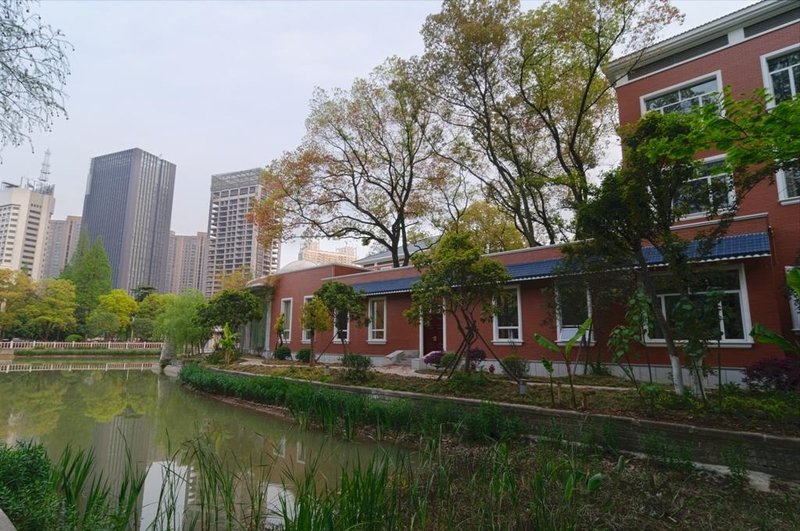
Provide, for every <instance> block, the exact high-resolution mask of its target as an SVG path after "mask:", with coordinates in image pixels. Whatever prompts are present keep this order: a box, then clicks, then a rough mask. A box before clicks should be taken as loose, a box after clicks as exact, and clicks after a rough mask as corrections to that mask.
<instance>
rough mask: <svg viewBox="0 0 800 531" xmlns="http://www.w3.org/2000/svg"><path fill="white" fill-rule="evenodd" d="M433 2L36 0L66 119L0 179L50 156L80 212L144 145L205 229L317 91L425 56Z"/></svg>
mask: <svg viewBox="0 0 800 531" xmlns="http://www.w3.org/2000/svg"><path fill="white" fill-rule="evenodd" d="M752 3H754V1H753V0H673V4H675V5H676V6H677V7H678V8H679V9H680V10H681V11H682V12H683V13H684V14H685V15H686V19H685V22H684V24H683V26H677V25H674V26H672V27H669V28H666V29H665V31H664V33H663V35H662V36H663V37H664V38H667V37H669V36H672V35H674V34H677V33H680V32H682V31H686V30H687V29H690V28H692V27H694V26H697V25H700V24H703V23H705V22H708V21H710V20H713V19H715V18H718V17H720V16H723V15H725V14H727V13H730V12H731V11H734V10H736V9H740V8H742V7H745V6H747V5H750V4H752ZM537 4H538V2H525V6H526V7H535V6H536V5H537ZM440 5H441V4H440V2H438V1H428V0H416V1H406V0H395V1H389V0H383V1H377V0H376V1H366V0H365V1H333V0H330V1H305V2H301V1H297V2H294V1H262V2H257V1H251V2H235V1H228V2H211V1H173V2H156V1H134V2H126V1H117V2H101V1H83V2H69V1H52V0H51V1H45V2H42V3H41V4H40V5H39V6H38V7H35V8H34V9H36V10H38V12H39V13H40V14H41V16H42V18H43V19H44V21H45V22H47V23H49V24H50V25H52V26H53V27H55V28H59V29H60V30H62V32H63V33H64V34H65V35H66V38H67V40H68V41H69V42H70V43H71V44H72V45H73V46H74V48H75V49H74V51H73V52H71V53H70V70H71V75H70V76H69V78H68V80H67V86H66V88H65V92H66V93H67V95H68V97H67V99H66V102H65V103H66V109H67V113H68V117H67V118H59V119H57V120H56V121H55V123H54V124H53V126H52V130H51V131H49V132H42V133H35V134H33V135H32V137H31V138H32V146H31V145H28V144H23V145H22V146H19V147H11V146H6V147H4V148H3V149H2V152H0V157H1V158H2V161H0V180H2V181H9V182H19V180H20V178H21V177H28V178H36V177H38V176H39V172H40V169H41V165H42V160H43V157H44V152H45V150H46V149H50V151H51V159H50V182H51V183H53V184H54V185H55V197H56V208H55V214H54V216H53V217H54V219H63V218H64V217H65V216H67V215H76V216H80V215H81V212H82V210H83V196H84V193H85V189H86V177H87V174H88V170H89V161H90V159H91V158H92V157H95V156H98V155H104V154H107V153H113V152H115V151H121V150H124V149H129V148H133V147H139V148H142V149H144V150H145V151H149V152H150V153H153V154H156V155H160V156H161V157H163V158H164V159H166V160H168V161H170V162H173V163H175V164H176V165H177V171H176V180H175V197H174V202H173V208H172V226H171V227H172V230H174V231H175V232H176V233H178V234H194V233H196V232H198V231H205V230H206V228H207V223H208V201H209V187H210V183H211V175H213V174H216V173H225V172H231V171H237V170H244V169H248V168H254V167H261V166H265V165H266V164H268V163H269V162H270V161H271V160H272V159H274V158H276V157H278V156H280V154H281V153H283V152H285V151H290V150H292V149H294V148H295V147H296V146H297V145H298V144H299V142H300V140H301V139H302V137H303V134H304V132H305V127H304V122H305V118H306V116H307V114H308V102H309V99H310V98H311V95H312V92H313V90H314V88H315V87H322V88H325V89H330V88H334V87H343V88H346V87H349V86H350V85H351V84H352V82H353V80H354V79H355V78H357V77H364V76H366V75H368V74H369V72H370V71H371V70H372V69H373V68H374V67H375V66H377V65H379V64H381V63H382V62H383V61H384V60H385V59H386V58H387V57H390V56H392V55H398V56H401V57H410V56H412V55H418V54H420V53H421V52H422V50H423V43H422V37H421V36H420V34H419V30H420V28H421V26H422V24H423V22H424V20H425V17H426V16H427V15H429V14H432V13H435V12H438V11H439V8H440ZM323 247H326V248H329V249H333V248H334V247H337V245H336V244H334V243H330V242H328V243H323ZM298 248H299V243H298V242H294V243H291V244H285V245H284V248H283V251H282V260H281V262H282V264H286V263H288V262H290V261H292V260H294V259H296V257H297V256H296V255H297V250H298ZM363 255H364V250H363V249H361V251H360V254H359V257H361V256H363Z"/></svg>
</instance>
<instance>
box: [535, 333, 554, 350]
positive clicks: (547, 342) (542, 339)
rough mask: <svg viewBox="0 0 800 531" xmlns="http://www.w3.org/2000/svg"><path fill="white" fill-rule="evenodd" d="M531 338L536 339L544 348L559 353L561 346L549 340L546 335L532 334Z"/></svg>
mask: <svg viewBox="0 0 800 531" xmlns="http://www.w3.org/2000/svg"><path fill="white" fill-rule="evenodd" d="M533 338H534V339H535V340H536V342H537V343H539V345H541V346H543V347H544V348H546V349H549V350H552V351H553V352H556V353H558V354H561V348H560V347H559V346H558V345H556V344H555V343H553V342H552V341H550V340H549V339H547V338H546V337H544V336H543V335H542V334H533Z"/></svg>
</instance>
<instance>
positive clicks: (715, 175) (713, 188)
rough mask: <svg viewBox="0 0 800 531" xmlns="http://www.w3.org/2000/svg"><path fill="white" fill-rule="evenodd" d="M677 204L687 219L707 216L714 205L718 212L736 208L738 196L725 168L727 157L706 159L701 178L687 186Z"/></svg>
mask: <svg viewBox="0 0 800 531" xmlns="http://www.w3.org/2000/svg"><path fill="white" fill-rule="evenodd" d="M676 203H677V205H678V206H680V208H681V210H682V211H683V212H682V213H683V215H684V216H685V217H690V216H701V215H705V214H706V213H708V211H709V209H710V208H711V207H712V205H713V206H714V207H715V208H716V210H717V211H725V210H730V209H732V208H735V203H736V195H735V192H734V189H733V181H732V179H731V175H730V174H729V173H728V172H727V170H726V167H725V156H724V155H721V156H718V157H712V158H709V159H706V160H705V161H704V162H703V165H702V167H701V168H700V171H699V177H697V178H696V179H691V180H690V181H688V182H687V183H686V184H685V188H684V190H683V191H682V193H681V197H679V198H678V199H677V201H676Z"/></svg>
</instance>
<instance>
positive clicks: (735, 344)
mask: <svg viewBox="0 0 800 531" xmlns="http://www.w3.org/2000/svg"><path fill="white" fill-rule="evenodd" d="M754 344H755V343H753V342H752V341H731V342H729V343H726V342H724V341H723V342H722V343H719V348H753V345H754ZM678 345H681V343H680V342H679V343H678ZM645 346H648V347H662V348H666V347H667V344H666V343H664V342H663V341H646V342H645ZM708 348H709V349H714V348H717V343H716V342H714V343H709V344H708Z"/></svg>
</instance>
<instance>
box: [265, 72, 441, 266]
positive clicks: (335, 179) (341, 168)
mask: <svg viewBox="0 0 800 531" xmlns="http://www.w3.org/2000/svg"><path fill="white" fill-rule="evenodd" d="M426 107H427V105H426V102H425V98H424V96H423V93H422V92H421V90H420V88H419V84H418V83H417V82H416V80H415V79H413V77H412V76H411V74H410V67H409V65H408V63H407V62H406V61H404V60H402V59H399V58H392V59H389V60H387V61H386V62H385V63H384V64H383V65H382V66H380V67H378V68H376V69H375V70H374V71H373V72H372V74H371V75H370V77H369V78H368V79H357V80H356V81H355V82H354V83H353V86H352V87H351V88H350V90H335V91H333V92H331V93H328V92H326V91H324V90H321V89H318V90H317V91H316V92H315V94H314V98H313V100H312V101H311V114H310V115H309V117H308V119H307V120H306V128H307V134H306V137H305V139H304V140H303V143H302V145H301V146H300V147H299V148H298V149H297V150H295V151H293V152H291V153H287V154H285V155H284V156H283V157H281V158H280V159H278V160H276V161H273V162H272V163H271V164H270V165H269V166H268V168H267V170H266V171H265V173H264V184H265V188H266V190H267V198H266V200H264V201H263V202H261V203H260V204H259V205H257V206H256V208H255V213H254V219H255V221H256V224H257V225H258V227H259V231H260V237H261V239H262V241H264V242H265V243H270V242H271V241H272V240H273V239H275V238H279V239H280V238H285V237H290V236H291V235H292V234H294V233H295V232H296V231H297V230H301V229H304V230H305V234H306V235H308V236H324V237H327V238H359V239H361V241H362V243H363V244H364V245H369V244H370V243H375V244H376V245H378V246H379V247H381V248H383V249H385V250H387V251H389V252H390V253H391V255H392V262H393V264H394V265H395V266H396V267H397V266H401V265H408V262H409V259H410V257H411V254H412V251H411V249H410V248H409V245H410V244H411V243H413V242H414V241H416V240H418V239H419V237H420V236H421V234H420V233H421V229H422V227H423V224H424V223H425V221H426V220H427V219H428V218H429V217H430V214H431V212H432V210H433V208H434V205H433V204H432V201H431V196H432V194H431V192H430V190H431V187H432V186H433V184H434V183H436V182H437V181H441V180H443V179H447V178H449V175H450V171H449V170H448V168H447V165H446V164H445V161H444V159H442V158H441V157H438V156H437V155H436V152H435V150H434V149H433V148H432V147H431V143H435V142H436V138H437V137H438V135H439V133H438V131H437V130H436V127H435V124H434V121H433V119H432V116H431V113H430V112H429V111H427V110H426Z"/></svg>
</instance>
